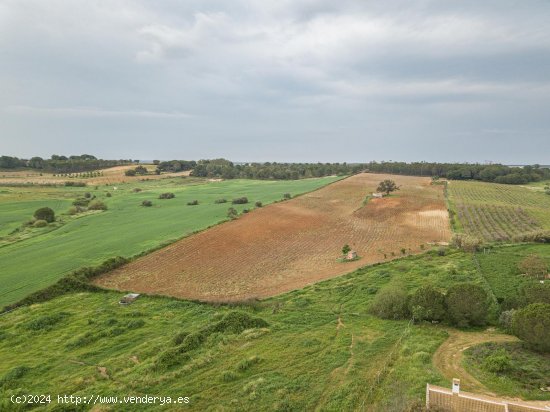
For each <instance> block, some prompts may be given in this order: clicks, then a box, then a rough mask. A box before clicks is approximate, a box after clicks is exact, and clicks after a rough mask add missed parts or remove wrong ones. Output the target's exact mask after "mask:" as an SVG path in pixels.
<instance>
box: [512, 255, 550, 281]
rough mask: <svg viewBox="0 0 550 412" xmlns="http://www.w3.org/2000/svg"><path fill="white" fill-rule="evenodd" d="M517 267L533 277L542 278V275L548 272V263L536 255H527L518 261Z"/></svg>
mask: <svg viewBox="0 0 550 412" xmlns="http://www.w3.org/2000/svg"><path fill="white" fill-rule="evenodd" d="M518 268H519V270H521V271H522V272H523V273H525V274H526V275H527V276H531V277H533V278H535V279H544V276H546V274H547V273H548V265H547V264H546V262H545V261H544V260H543V259H542V258H541V257H540V256H537V255H529V256H527V257H526V258H525V259H523V260H522V261H521V262H520V263H519V265H518Z"/></svg>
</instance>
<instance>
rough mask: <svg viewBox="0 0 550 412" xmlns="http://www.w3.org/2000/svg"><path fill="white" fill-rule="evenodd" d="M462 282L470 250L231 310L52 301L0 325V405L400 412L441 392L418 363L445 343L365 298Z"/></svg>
mask: <svg viewBox="0 0 550 412" xmlns="http://www.w3.org/2000/svg"><path fill="white" fill-rule="evenodd" d="M463 281H473V282H476V283H483V282H484V280H483V278H482V276H481V275H480V274H479V272H478V271H477V269H476V267H475V264H474V262H473V260H472V257H471V255H467V254H463V253H461V252H454V253H452V254H450V255H448V256H438V255H437V254H436V253H433V252H428V253H427V254H425V255H421V256H411V257H408V258H404V259H401V260H397V261H393V262H389V263H386V264H382V265H378V266H373V267H368V268H363V269H360V270H358V271H356V272H353V273H351V274H349V275H346V276H343V277H340V278H336V279H332V280H329V281H325V282H322V283H318V284H316V285H313V286H310V287H307V288H305V289H303V290H299V291H295V292H291V293H288V294H285V295H281V296H279V297H276V298H272V299H268V300H265V301H262V302H257V303H249V304H243V305H240V306H213V305H207V304H200V303H193V302H187V301H179V300H175V299H169V298H161V297H141V298H139V299H138V300H137V301H136V302H135V303H133V304H132V305H130V306H121V305H119V304H118V299H119V298H120V296H121V294H120V293H115V292H104V293H77V294H70V295H66V296H62V297H59V298H56V299H54V300H52V301H49V302H46V303H43V304H37V305H32V306H30V307H24V308H20V309H17V310H15V311H14V312H11V313H8V314H6V315H4V316H2V317H1V318H0V330H1V331H2V334H1V335H0V358H2V360H3V362H2V364H0V382H1V383H0V387H1V388H2V391H1V392H0V399H7V398H9V396H11V395H12V394H14V393H25V392H28V391H30V390H31V389H32V392H33V393H50V394H52V395H53V394H55V395H57V394H65V393H67V394H75V395H81V396H87V395H88V396H89V394H94V395H95V394H101V395H112V396H124V395H144V394H155V395H164V396H171V397H174V398H175V397H177V396H189V397H190V398H191V403H190V405H188V406H186V407H185V408H186V409H189V410H250V409H254V410H313V409H316V408H318V409H322V410H354V409H361V408H362V407H365V408H366V409H367V410H372V409H374V410H380V411H387V410H401V409H400V408H402V407H404V406H406V405H410V404H413V403H415V402H416V403H418V402H421V399H422V397H423V393H424V390H425V384H426V382H431V383H434V384H442V385H447V384H448V382H446V381H445V380H444V379H443V378H442V377H441V376H440V375H439V374H438V372H437V371H436V370H435V368H434V367H433V365H432V363H431V362H430V359H431V356H432V354H433V352H434V351H435V350H436V349H437V347H438V346H439V345H440V344H441V343H442V342H443V341H444V340H445V338H446V336H447V335H446V332H445V330H444V327H442V326H432V325H412V326H410V325H409V324H408V322H406V321H386V320H380V319H377V318H375V317H372V316H371V315H369V314H368V313H367V311H368V307H369V303H370V301H371V300H372V298H373V297H374V295H375V294H376V292H377V291H378V290H379V289H380V288H382V287H384V286H386V285H389V284H392V283H397V284H399V285H401V286H402V287H404V288H406V289H408V290H414V289H415V288H417V287H419V286H421V285H423V284H426V283H430V284H433V285H435V286H438V287H442V288H447V287H448V286H449V285H451V284H453V283H455V282H463ZM103 368H105V369H103ZM2 406H5V405H2V404H0V409H1V408H2ZM84 409H85V410H87V409H89V407H86V408H84ZM161 409H162V410H166V407H161V406H159V405H157V406H155V407H153V406H151V405H147V406H136V405H117V407H116V410H161ZM168 409H169V410H181V409H178V408H177V407H173V408H172V409H170V408H168ZM106 410H115V408H113V409H108V408H107V409H106Z"/></svg>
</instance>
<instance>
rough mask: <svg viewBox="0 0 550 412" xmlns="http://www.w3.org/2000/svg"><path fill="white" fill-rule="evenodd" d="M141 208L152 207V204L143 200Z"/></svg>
mask: <svg viewBox="0 0 550 412" xmlns="http://www.w3.org/2000/svg"><path fill="white" fill-rule="evenodd" d="M141 206H145V207H151V206H153V202H151V201H150V200H144V201H143V202H141Z"/></svg>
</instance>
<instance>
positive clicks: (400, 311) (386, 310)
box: [369, 285, 410, 319]
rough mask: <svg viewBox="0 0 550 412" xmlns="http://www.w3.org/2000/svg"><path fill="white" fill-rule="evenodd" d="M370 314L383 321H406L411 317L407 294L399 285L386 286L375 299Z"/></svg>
mask: <svg viewBox="0 0 550 412" xmlns="http://www.w3.org/2000/svg"><path fill="white" fill-rule="evenodd" d="M369 312H370V313H371V314H373V315H375V316H378V317H379V318H382V319H405V318H407V317H409V314H410V313H409V308H408V305H407V292H406V291H405V289H404V288H402V287H399V286H397V285H391V286H386V287H385V288H384V289H382V290H380V291H379V292H378V293H377V294H376V296H375V297H374V300H373V302H372V304H371V306H370V308H369Z"/></svg>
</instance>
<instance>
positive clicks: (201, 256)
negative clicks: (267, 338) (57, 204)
mask: <svg viewBox="0 0 550 412" xmlns="http://www.w3.org/2000/svg"><path fill="white" fill-rule="evenodd" d="M386 178H391V179H394V180H395V181H396V183H397V184H398V185H400V186H401V190H400V191H398V192H396V194H394V195H392V196H390V197H386V198H383V199H371V200H369V201H368V202H367V203H366V205H364V204H363V201H364V199H365V197H366V196H367V195H369V194H371V193H372V192H373V191H374V190H375V188H376V186H377V185H378V183H379V182H380V181H381V180H383V179H386ZM199 207H200V206H199ZM450 235H451V232H450V228H449V224H448V216H447V210H446V208H445V201H444V196H443V187H442V186H431V185H430V179H428V178H419V177H408V176H390V175H382V174H359V175H355V176H352V177H350V178H348V179H345V180H342V181H339V182H336V183H334V184H331V185H329V186H326V187H324V188H322V189H320V190H317V191H315V192H311V193H309V194H306V195H304V196H301V197H298V198H295V199H292V200H289V201H285V202H281V203H277V204H273V205H270V206H267V207H264V208H261V209H256V210H254V211H253V212H251V213H249V214H245V215H242V216H241V217H240V218H239V219H237V220H234V221H231V222H227V223H224V224H222V225H219V226H216V227H214V228H212V229H209V230H207V231H204V232H201V233H198V234H196V235H193V236H190V237H188V238H185V239H183V240H180V241H178V242H176V243H173V244H172V245H170V246H168V247H166V248H163V249H161V250H158V251H156V252H154V253H151V254H149V255H147V256H144V257H142V258H140V259H137V260H135V261H133V262H131V263H130V264H128V265H126V266H124V267H122V268H120V269H118V270H115V271H113V272H111V273H108V274H106V275H104V276H102V277H101V278H99V279H97V280H96V283H97V284H98V285H101V286H103V287H107V288H114V289H121V290H132V291H136V292H146V293H154V294H162V295H170V296H176V297H182V298H189V299H199V300H205V301H232V300H241V299H246V298H253V297H267V296H272V295H275V294H278V293H282V292H285V291H290V290H293V289H297V288H301V287H303V286H305V285H308V284H311V283H314V282H317V281H320V280H323V279H327V278H331V277H334V276H338V275H342V274H344V273H347V272H350V271H352V270H354V269H356V268H358V267H360V266H364V265H366V264H369V263H375V262H379V261H383V260H385V259H391V258H392V257H393V256H400V255H402V252H401V249H402V248H404V249H406V250H407V253H415V252H419V251H420V250H421V247H420V245H425V244H426V243H428V242H441V241H448V240H449V238H450ZM346 243H348V244H350V246H351V247H352V248H353V249H355V250H356V251H357V253H358V255H359V256H360V257H361V258H360V259H359V260H357V261H353V262H345V263H342V262H340V261H339V259H338V258H339V254H340V250H341V248H342V246H343V245H344V244H346ZM384 254H386V257H385V256H384Z"/></svg>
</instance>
